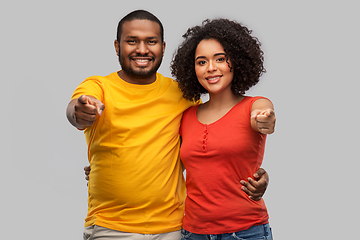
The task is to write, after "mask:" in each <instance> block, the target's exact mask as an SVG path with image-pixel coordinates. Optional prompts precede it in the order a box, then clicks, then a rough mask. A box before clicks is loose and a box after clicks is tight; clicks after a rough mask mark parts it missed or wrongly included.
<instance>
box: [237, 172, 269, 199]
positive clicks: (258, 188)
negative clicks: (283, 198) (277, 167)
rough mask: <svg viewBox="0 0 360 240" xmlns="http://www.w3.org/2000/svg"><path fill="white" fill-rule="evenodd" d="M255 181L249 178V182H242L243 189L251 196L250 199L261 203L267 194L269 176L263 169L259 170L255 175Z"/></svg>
mask: <svg viewBox="0 0 360 240" xmlns="http://www.w3.org/2000/svg"><path fill="white" fill-rule="evenodd" d="M253 177H254V179H252V178H251V177H248V179H247V180H248V182H247V181H245V180H241V181H240V184H242V185H243V186H242V187H241V189H242V190H243V191H244V192H245V193H246V194H247V195H249V198H250V199H252V200H254V201H259V200H260V199H261V198H262V196H263V195H264V194H265V191H266V188H267V186H268V185H269V174H268V173H267V172H266V171H265V170H264V169H263V168H259V169H258V170H257V171H256V172H255V173H254V175H253Z"/></svg>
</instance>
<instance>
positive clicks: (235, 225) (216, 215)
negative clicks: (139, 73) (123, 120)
mask: <svg viewBox="0 0 360 240" xmlns="http://www.w3.org/2000/svg"><path fill="white" fill-rule="evenodd" d="M183 37H184V38H185V40H184V42H183V43H182V44H181V45H180V46H179V48H178V50H177V52H176V54H175V55H174V59H173V61H172V63H171V71H172V74H173V76H174V77H175V78H176V80H177V81H178V82H179V88H180V89H181V90H182V92H183V95H184V97H185V98H187V99H189V100H198V99H199V98H200V96H201V94H204V93H209V101H208V102H206V103H204V104H201V105H199V106H195V107H192V108H190V109H188V110H187V111H186V112H185V113H184V115H183V119H182V123H181V129H180V132H181V136H182V139H183V143H182V146H181V150H180V157H181V159H182V161H183V164H184V166H185V168H186V187H187V198H186V201H185V216H184V220H183V230H182V239H210V237H211V239H216V238H217V237H218V239H234V238H235V239H272V235H271V230H270V227H269V221H268V218H269V217H268V214H267V209H266V206H265V204H264V201H263V200H262V199H261V200H260V201H253V200H251V199H249V197H247V195H246V194H245V193H244V192H243V191H241V185H240V180H241V179H244V178H246V177H247V176H250V175H251V174H252V173H253V172H254V171H255V170H256V169H258V168H259V167H260V165H261V164H262V159H263V154H264V148H265V140H266V134H271V133H273V132H274V123H275V114H274V108H273V104H272V103H271V101H270V100H268V99H266V98H263V97H248V96H245V95H244V94H245V92H246V91H247V90H249V89H250V87H252V86H254V85H256V84H257V83H258V82H259V78H260V76H261V75H262V74H263V73H264V72H265V69H264V67H263V52H262V50H261V49H260V43H259V41H258V39H257V38H255V37H252V36H251V31H250V30H249V29H248V28H247V27H245V26H243V25H241V24H239V23H237V22H235V21H230V20H227V19H216V20H212V21H209V20H205V21H204V22H203V24H202V25H201V26H196V27H193V28H190V29H189V30H188V31H187V32H186V33H185V34H184V35H183ZM210 235H212V236H210Z"/></svg>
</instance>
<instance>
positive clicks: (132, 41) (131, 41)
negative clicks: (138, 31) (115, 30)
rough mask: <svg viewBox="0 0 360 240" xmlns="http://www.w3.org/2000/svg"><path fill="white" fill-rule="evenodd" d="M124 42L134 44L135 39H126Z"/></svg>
mask: <svg viewBox="0 0 360 240" xmlns="http://www.w3.org/2000/svg"><path fill="white" fill-rule="evenodd" d="M126 42H127V43H129V44H135V43H136V41H135V40H127V41H126Z"/></svg>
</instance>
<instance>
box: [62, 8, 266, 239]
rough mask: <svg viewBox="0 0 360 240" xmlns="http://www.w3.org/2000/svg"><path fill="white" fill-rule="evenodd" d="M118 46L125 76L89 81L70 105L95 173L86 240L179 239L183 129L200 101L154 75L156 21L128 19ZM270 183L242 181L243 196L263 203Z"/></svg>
mask: <svg viewBox="0 0 360 240" xmlns="http://www.w3.org/2000/svg"><path fill="white" fill-rule="evenodd" d="M114 44H115V49H116V52H117V55H118V56H119V62H120V65H121V68H122V70H120V71H118V72H115V73H112V74H110V75H108V76H106V77H100V76H94V77H90V78H87V79H86V80H85V81H83V82H82V83H81V84H80V85H79V86H78V88H77V89H76V90H75V92H74V94H73V96H72V100H71V102H70V103H69V105H68V107H67V117H68V120H69V121H70V123H71V124H72V125H73V126H75V127H76V128H78V129H83V130H84V133H85V138H86V141H87V144H88V158H89V162H90V167H91V177H90V179H89V184H88V186H89V198H88V214H87V217H86V219H85V221H86V223H85V227H86V228H85V231H84V239H90V236H91V239H109V238H112V239H144V238H148V237H150V238H153V239H180V237H181V234H180V229H181V222H182V218H183V214H184V199H185V181H184V178H183V175H182V166H181V162H180V159H179V147H180V137H179V126H180V120H181V117H182V112H183V111H184V110H186V109H187V108H188V107H190V106H192V105H193V104H196V103H193V102H190V101H187V100H185V99H184V98H183V97H182V93H181V92H180V90H179V89H178V87H177V83H176V82H174V81H173V80H172V79H170V78H166V77H164V76H162V75H161V74H159V73H157V70H158V68H159V66H160V64H161V61H162V57H163V55H164V50H165V42H164V37H163V27H162V24H161V22H160V21H159V20H158V19H157V18H156V17H155V16H154V15H152V14H151V13H149V12H147V11H143V10H138V11H134V12H131V13H130V14H128V15H127V16H125V17H124V18H123V19H122V20H121V21H120V22H119V25H118V33H117V39H116V40H115V43H114ZM105 107H106V108H105ZM270 124H271V123H270ZM87 170H89V169H87ZM257 173H258V174H259V175H262V174H263V173H265V171H264V170H260V171H258V172H257ZM267 181H268V179H267V174H264V175H263V176H262V179H260V181H259V182H257V181H255V180H250V183H247V182H245V181H244V182H243V185H245V187H244V188H245V189H244V190H245V191H246V192H247V193H248V194H249V195H250V196H251V197H253V198H254V199H255V198H261V196H262V194H263V193H264V192H265V189H266V186H267ZM255 200H256V199H255Z"/></svg>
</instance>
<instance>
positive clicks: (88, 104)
mask: <svg viewBox="0 0 360 240" xmlns="http://www.w3.org/2000/svg"><path fill="white" fill-rule="evenodd" d="M104 109H105V105H104V104H103V103H102V102H101V101H100V100H98V99H96V98H95V97H93V96H89V95H81V96H80V97H79V98H78V99H73V100H72V101H71V102H70V103H69V105H68V107H67V110H66V113H67V118H68V120H69V122H70V123H71V124H72V125H74V126H75V127H77V128H80V129H84V128H87V127H89V126H91V125H93V123H94V122H95V119H96V117H97V115H99V116H101V114H102V112H103V111H104Z"/></svg>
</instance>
